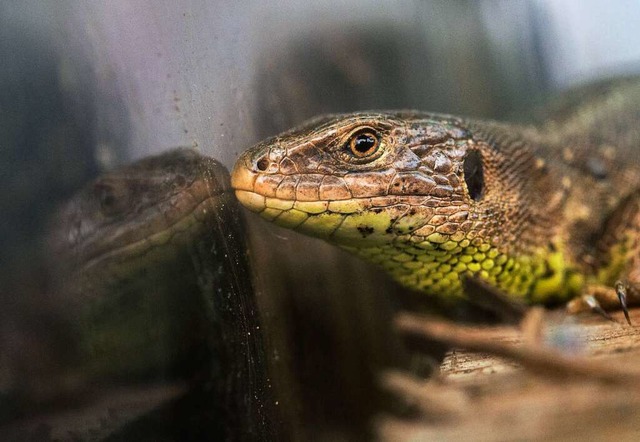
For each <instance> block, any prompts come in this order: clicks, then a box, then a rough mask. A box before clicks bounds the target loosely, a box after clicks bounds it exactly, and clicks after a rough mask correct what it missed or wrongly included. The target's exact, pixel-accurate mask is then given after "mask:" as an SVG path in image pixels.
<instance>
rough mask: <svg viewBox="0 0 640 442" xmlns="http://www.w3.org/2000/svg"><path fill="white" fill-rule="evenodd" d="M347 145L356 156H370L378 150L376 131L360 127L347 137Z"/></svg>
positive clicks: (378, 143)
mask: <svg viewBox="0 0 640 442" xmlns="http://www.w3.org/2000/svg"><path fill="white" fill-rule="evenodd" d="M347 147H348V149H349V151H350V153H351V154H352V155H353V156H354V157H356V158H366V157H370V156H371V155H373V154H374V153H376V152H377V151H378V148H379V147H380V139H379V136H378V133H377V132H376V131H374V130H373V129H370V128H368V127H367V128H364V129H360V130H358V131H356V132H354V133H353V134H351V136H350V137H349V139H348V140H347Z"/></svg>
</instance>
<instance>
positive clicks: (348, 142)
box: [231, 78, 640, 320]
mask: <svg viewBox="0 0 640 442" xmlns="http://www.w3.org/2000/svg"><path fill="white" fill-rule="evenodd" d="M557 103H558V104H557V105H556V106H555V108H554V107H552V108H550V109H549V110H548V111H547V112H546V116H545V117H544V118H540V119H539V120H538V121H534V122H531V123H528V124H523V123H517V124H516V123H509V122H499V121H491V120H479V119H473V118H463V117H457V116H452V115H446V114H437V113H427V112H421V111H367V112H356V113H349V114H336V115H327V116H321V117H317V118H315V119H312V120H310V121H308V122H306V123H304V124H302V125H301V126H300V127H297V128H295V129H292V130H289V131H287V132H284V133H282V134H280V135H278V136H275V137H272V138H269V139H267V140H264V141H262V142H260V143H258V144H257V145H255V146H253V147H252V148H250V149H248V150H247V151H246V152H244V153H242V154H241V156H240V157H239V158H238V159H237V162H236V164H235V167H234V169H233V171H232V177H231V178H232V186H233V187H234V189H235V193H236V196H237V198H238V200H239V201H240V202H241V203H242V204H243V205H244V206H245V207H246V208H248V209H249V210H251V211H253V212H256V213H258V214H259V215H260V216H261V217H263V218H265V219H267V220H270V221H273V222H274V223H276V224H277V225H279V226H282V227H286V228H290V229H293V230H295V231H298V232H301V233H304V234H307V235H311V236H315V237H319V238H322V239H324V240H327V241H329V242H331V243H334V244H336V245H338V246H340V247H342V248H343V249H346V250H348V251H349V252H352V253H354V254H356V255H358V256H360V257H361V258H364V259H365V260H367V261H369V262H372V263H374V264H376V265H378V266H381V267H382V268H383V269H385V270H386V271H387V272H388V273H389V274H390V275H391V276H392V277H393V278H394V279H395V280H397V281H398V282H400V283H401V284H403V285H404V286H406V287H409V288H411V289H415V290H417V291H419V292H423V293H425V294H426V295H429V296H432V297H433V296H436V297H438V298H439V299H446V300H448V301H449V302H457V301H458V300H460V299H462V298H464V297H465V291H464V289H463V286H464V284H463V282H464V279H465V276H466V275H469V274H471V275H474V276H475V277H476V278H479V280H480V281H482V282H483V283H485V284H486V285H487V286H489V287H491V288H493V289H495V290H496V291H498V292H499V293H503V294H504V295H506V296H507V297H508V298H509V299H513V300H518V301H523V302H524V303H527V304H547V305H552V304H557V303H560V302H566V301H569V303H568V304H567V306H568V309H569V311H570V312H577V311H581V310H584V309H585V308H586V307H587V305H590V306H592V307H594V308H595V309H601V308H604V309H611V308H615V307H617V306H619V302H621V303H622V306H623V308H624V311H625V314H627V308H626V299H627V295H628V297H629V300H630V301H631V300H632V298H634V297H636V296H637V291H638V289H640V193H639V189H640V151H639V150H638V149H640V80H638V79H633V78H625V79H619V80H613V81H604V82H601V83H597V84H594V85H591V86H585V87H582V88H579V89H577V90H575V91H573V92H569V93H568V94H566V95H565V97H564V98H561V99H560V100H559V101H558V102H557ZM431 299H432V298H431ZM601 311H602V312H604V310H601ZM627 320H628V316H627Z"/></svg>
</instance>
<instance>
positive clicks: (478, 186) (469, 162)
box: [462, 150, 484, 201]
mask: <svg viewBox="0 0 640 442" xmlns="http://www.w3.org/2000/svg"><path fill="white" fill-rule="evenodd" d="M462 168H463V171H464V182H465V183H466V184H467V191H468V192H469V196H470V197H471V199H472V200H474V201H478V200H479V199H480V198H482V194H483V192H484V173H483V170H482V157H481V156H480V152H478V151H477V150H472V151H470V152H468V153H467V156H466V157H464V162H463V164H462Z"/></svg>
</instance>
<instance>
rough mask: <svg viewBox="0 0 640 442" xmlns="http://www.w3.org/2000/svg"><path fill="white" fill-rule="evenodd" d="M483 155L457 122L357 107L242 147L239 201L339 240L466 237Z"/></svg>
mask: <svg viewBox="0 0 640 442" xmlns="http://www.w3.org/2000/svg"><path fill="white" fill-rule="evenodd" d="M486 155H487V152H485V151H484V150H483V149H482V143H478V142H477V141H476V140H475V139H474V138H473V136H472V134H471V132H470V131H469V130H467V129H466V128H465V126H464V125H463V123H462V122H461V120H458V119H456V118H453V117H450V116H444V115H430V114H420V115H419V118H418V117H416V116H415V114H411V113H408V112H394V113H373V112H371V113H358V114H352V115H334V116H328V117H322V118H319V119H315V120H312V121H310V122H308V123H307V124H305V125H304V126H302V127H300V128H298V129H294V130H292V131H289V132H286V133H283V134H281V135H279V136H277V137H274V138H271V139H269V140H266V141H264V142H262V143H259V144H258V145H256V146H254V147H253V148H252V149H250V150H248V151H247V152H245V153H244V154H243V155H242V156H241V157H240V158H239V159H238V161H237V163H236V165H235V168H234V170H233V172H232V186H233V187H234V188H235V190H236V195H237V197H238V199H239V200H240V202H241V203H242V204H243V205H245V206H246V207H247V208H249V209H250V210H252V211H254V212H257V213H259V214H260V215H261V216H263V217H264V218H266V219H269V220H271V221H274V222H275V223H276V224H278V225H281V226H284V227H288V228H292V229H294V230H297V231H300V232H303V233H306V234H309V235H312V236H317V237H321V238H324V239H327V240H329V241H331V242H334V243H337V244H340V245H344V246H347V247H348V246H355V247H362V246H369V245H370V246H378V245H384V244H391V243H397V242H398V241H410V242H416V243H420V242H424V241H427V242H430V243H435V244H443V243H445V242H448V241H453V242H456V243H457V242H459V241H461V240H463V239H464V238H466V237H471V238H472V237H473V236H474V232H475V233H476V234H477V233H478V230H479V229H480V228H482V226H480V224H479V223H478V220H479V218H480V216H481V212H482V210H483V208H482V205H483V203H484V200H485V199H486V198H485V197H490V192H492V191H494V192H495V191H500V189H487V188H486V186H485V176H486V175H487V174H491V173H493V171H492V170H491V167H487V161H485V160H486V158H484V157H485V156H486Z"/></svg>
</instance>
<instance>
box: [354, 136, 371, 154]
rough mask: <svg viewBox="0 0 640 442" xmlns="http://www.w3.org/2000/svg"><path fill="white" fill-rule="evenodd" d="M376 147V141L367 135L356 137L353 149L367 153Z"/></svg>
mask: <svg viewBox="0 0 640 442" xmlns="http://www.w3.org/2000/svg"><path fill="white" fill-rule="evenodd" d="M375 145H376V139H375V138H373V137H372V136H371V135H369V134H361V135H358V136H357V137H356V140H355V148H356V150H357V151H358V152H360V153H365V152H368V151H369V150H370V149H371V148H372V147H373V146H375Z"/></svg>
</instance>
